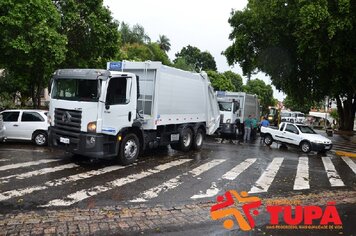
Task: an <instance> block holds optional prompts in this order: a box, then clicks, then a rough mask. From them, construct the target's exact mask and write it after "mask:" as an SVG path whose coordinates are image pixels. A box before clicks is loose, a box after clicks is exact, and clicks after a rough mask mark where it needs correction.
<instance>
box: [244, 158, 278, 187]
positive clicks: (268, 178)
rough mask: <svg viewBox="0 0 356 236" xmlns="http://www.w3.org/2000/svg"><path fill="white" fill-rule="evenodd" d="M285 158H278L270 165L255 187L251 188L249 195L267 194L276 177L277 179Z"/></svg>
mask: <svg viewBox="0 0 356 236" xmlns="http://www.w3.org/2000/svg"><path fill="white" fill-rule="evenodd" d="M283 160H284V158H282V157H277V158H274V159H273V161H272V162H271V163H270V164H269V165H268V167H267V169H266V170H265V171H264V172H263V174H262V175H261V177H260V178H259V179H258V180H257V181H256V183H255V185H254V186H253V187H252V188H251V190H250V191H249V193H263V192H267V190H268V188H269V187H270V185H271V184H272V182H273V180H274V177H276V175H277V172H278V170H279V168H280V167H281V165H282V162H283Z"/></svg>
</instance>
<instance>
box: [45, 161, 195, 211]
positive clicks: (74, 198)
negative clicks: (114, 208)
mask: <svg viewBox="0 0 356 236" xmlns="http://www.w3.org/2000/svg"><path fill="white" fill-rule="evenodd" d="M188 161H191V159H180V160H176V161H172V162H169V163H166V164H162V165H159V166H156V167H155V168H153V169H150V170H147V171H144V172H141V173H138V174H132V175H129V176H127V177H124V178H119V179H115V180H113V181H110V182H108V183H106V184H105V185H98V186H95V187H92V188H89V189H82V190H79V191H77V192H75V193H72V194H69V195H68V196H66V197H65V199H68V200H63V199H54V200H52V201H50V202H49V203H48V204H46V205H42V206H41V207H50V206H70V205H72V204H74V203H76V202H79V201H82V200H84V199H87V198H89V197H92V196H95V195H98V194H99V193H103V192H106V191H109V190H111V189H113V188H115V187H121V186H123V185H125V184H129V183H132V182H135V181H137V180H140V179H143V178H145V177H148V176H150V175H153V174H156V173H159V172H161V171H164V170H166V169H169V168H171V167H174V166H178V165H181V164H183V163H185V162H188Z"/></svg>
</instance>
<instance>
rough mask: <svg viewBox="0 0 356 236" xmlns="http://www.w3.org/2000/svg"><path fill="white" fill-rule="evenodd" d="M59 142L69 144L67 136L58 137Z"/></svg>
mask: <svg viewBox="0 0 356 236" xmlns="http://www.w3.org/2000/svg"><path fill="white" fill-rule="evenodd" d="M59 142H61V143H65V144H69V138H62V137H60V138H59Z"/></svg>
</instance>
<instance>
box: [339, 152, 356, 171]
mask: <svg viewBox="0 0 356 236" xmlns="http://www.w3.org/2000/svg"><path fill="white" fill-rule="evenodd" d="M341 158H342V159H343V160H344V162H346V164H347V165H348V166H349V167H350V168H351V170H352V171H353V172H354V173H355V174H356V164H355V162H353V161H352V160H351V159H350V158H348V157H344V156H343V157H341Z"/></svg>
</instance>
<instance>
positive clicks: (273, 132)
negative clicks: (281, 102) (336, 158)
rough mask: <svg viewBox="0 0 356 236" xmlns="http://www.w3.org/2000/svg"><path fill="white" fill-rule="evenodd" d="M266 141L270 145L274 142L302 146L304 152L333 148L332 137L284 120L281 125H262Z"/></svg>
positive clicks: (324, 150) (323, 150)
mask: <svg viewBox="0 0 356 236" xmlns="http://www.w3.org/2000/svg"><path fill="white" fill-rule="evenodd" d="M261 133H262V134H263V135H262V136H263V137H264V143H265V144H266V145H267V146H270V145H271V144H272V143H273V142H278V143H282V144H288V145H294V146H298V147H300V149H301V150H302V152H304V153H308V152H310V151H317V152H326V151H329V150H331V148H332V142H331V140H330V139H328V138H326V137H324V136H322V135H320V134H317V133H316V132H315V131H314V130H313V129H312V128H310V127H309V126H307V125H302V124H291V123H287V122H282V123H281V124H280V125H279V127H278V128H277V127H261Z"/></svg>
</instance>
